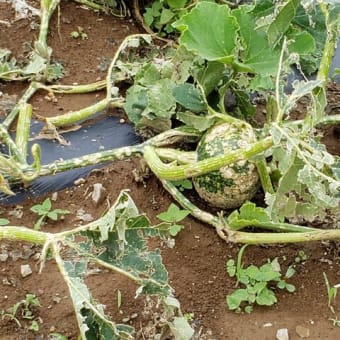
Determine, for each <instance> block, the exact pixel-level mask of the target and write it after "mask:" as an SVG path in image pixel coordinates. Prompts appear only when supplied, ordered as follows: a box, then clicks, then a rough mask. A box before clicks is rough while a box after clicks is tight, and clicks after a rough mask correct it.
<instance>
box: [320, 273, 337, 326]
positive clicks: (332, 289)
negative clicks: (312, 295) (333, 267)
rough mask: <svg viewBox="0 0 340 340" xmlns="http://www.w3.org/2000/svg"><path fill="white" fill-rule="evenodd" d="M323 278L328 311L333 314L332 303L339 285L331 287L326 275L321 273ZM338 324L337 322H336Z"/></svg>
mask: <svg viewBox="0 0 340 340" xmlns="http://www.w3.org/2000/svg"><path fill="white" fill-rule="evenodd" d="M323 277H324V279H325V283H326V288H327V296H328V308H329V309H330V311H331V312H332V313H333V314H335V310H334V307H333V305H332V302H333V301H334V300H335V298H336V295H337V293H338V288H340V284H337V285H334V286H331V285H330V283H329V281H328V278H327V275H326V273H325V272H323ZM338 322H339V321H338Z"/></svg>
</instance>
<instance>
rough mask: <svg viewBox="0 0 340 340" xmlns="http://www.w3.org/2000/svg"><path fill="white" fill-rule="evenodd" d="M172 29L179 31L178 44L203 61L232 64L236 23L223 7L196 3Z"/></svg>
mask: <svg viewBox="0 0 340 340" xmlns="http://www.w3.org/2000/svg"><path fill="white" fill-rule="evenodd" d="M173 26H174V27H175V28H177V29H178V30H179V31H181V36H180V39H179V40H180V43H181V45H183V46H185V47H186V48H187V49H188V50H189V51H194V52H195V53H197V54H198V55H199V56H200V57H202V58H204V59H206V60H210V61H213V60H216V61H219V62H222V63H227V64H228V63H232V62H233V61H234V59H235V57H234V50H235V47H236V37H237V30H238V24H237V21H236V19H235V17H233V16H232V15H231V13H230V9H229V7H228V6H226V5H218V4H216V3H212V2H206V1H203V2H199V3H198V5H197V6H196V7H195V8H194V9H193V10H191V12H190V13H188V14H186V15H184V16H183V17H182V18H180V19H179V20H178V21H176V22H175V23H174V24H173Z"/></svg>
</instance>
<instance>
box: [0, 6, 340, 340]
mask: <svg viewBox="0 0 340 340" xmlns="http://www.w3.org/2000/svg"><path fill="white" fill-rule="evenodd" d="M14 15H15V14H14V11H13V10H12V9H11V7H10V5H9V4H8V3H1V2H0V20H2V21H0V47H2V48H8V49H10V50H12V52H13V53H14V55H15V56H16V57H17V59H18V60H20V59H22V57H23V56H24V55H25V54H26V53H27V43H32V41H33V39H34V38H35V37H36V35H37V33H38V31H37V26H36V25H35V23H36V19H32V20H30V21H28V20H17V21H12V20H13V19H14ZM6 20H9V21H10V22H11V25H8V26H7V25H6V24H4V23H3V21H6ZM78 26H80V27H83V29H84V31H85V32H86V33H87V35H88V39H87V40H79V39H73V38H71V37H70V33H71V32H72V31H73V30H75V29H76V28H77V27H78ZM136 31H138V29H137V27H135V26H134V24H133V21H132V20H131V19H120V18H115V17H112V16H107V15H103V14H100V15H99V14H98V13H95V12H93V11H90V10H86V9H83V8H81V7H80V6H78V5H77V4H75V3H74V2H71V1H63V2H62V5H61V8H60V20H59V22H58V16H57V15H54V16H53V18H52V22H51V25H50V33H49V40H48V43H49V45H50V46H51V47H52V48H53V57H54V59H56V60H60V61H61V62H62V63H63V64H64V66H65V69H66V70H67V75H66V76H65V77H64V78H63V79H62V80H61V83H63V84H72V83H75V82H77V83H89V82H93V81H96V80H99V79H104V77H105V72H102V71H100V70H99V69H98V65H99V64H100V63H101V61H103V60H104V58H106V59H108V60H110V58H112V56H113V55H114V51H115V48H116V47H117V46H118V45H119V43H120V41H121V40H122V39H123V38H124V37H125V36H126V35H127V34H130V33H132V32H136ZM26 86H27V83H1V82H0V91H1V92H2V93H6V94H9V95H16V96H17V98H20V95H21V94H22V92H23V90H24V89H25V88H26ZM103 95H104V93H101V92H96V93H94V94H86V95H58V96H57V102H56V103H51V102H49V101H48V100H47V99H46V98H45V94H44V93H39V94H37V95H35V96H34V98H33V99H32V100H31V103H32V104H33V110H34V113H35V114H37V115H39V116H47V115H48V116H49V115H51V116H52V115H56V114H59V113H64V112H67V111H70V110H76V109H79V108H82V107H85V106H87V105H89V104H91V103H93V102H95V101H98V100H99V99H100V98H101V97H102V96H103ZM329 96H330V103H331V106H330V109H331V110H333V111H337V113H339V112H338V111H339V106H340V88H339V86H334V87H332V89H330V91H329ZM109 114H112V115H115V114H116V115H121V113H120V112H109ZM112 138H114V135H113V136H112ZM339 139H340V136H339V127H333V128H332V129H329V130H327V131H326V132H325V142H326V144H327V146H328V148H329V150H330V151H331V152H333V153H336V154H339V153H340V140H339ZM135 168H139V162H138V160H137V159H129V160H125V161H117V162H114V163H112V164H110V165H109V166H107V167H105V168H102V169H100V170H98V171H95V172H93V173H92V174H90V175H89V176H88V177H87V178H86V179H85V181H84V182H83V183H81V184H79V185H77V186H74V187H72V188H68V189H65V190H63V191H60V192H58V195H57V199H56V201H54V202H53V207H55V208H62V209H68V210H70V211H71V214H69V215H66V217H65V219H64V220H63V221H62V222H55V223H48V224H46V225H44V226H43V228H44V230H46V231H51V232H53V231H55V232H57V231H60V230H64V229H67V228H72V227H73V226H74V225H75V224H77V223H79V220H77V217H76V216H77V211H79V209H83V210H84V211H85V212H86V213H88V214H91V215H92V216H93V217H94V218H97V217H99V216H100V215H101V214H102V213H103V212H104V211H105V210H106V209H107V206H108V204H110V203H111V204H112V203H113V202H114V201H115V199H116V197H117V196H118V194H119V192H120V190H122V189H127V188H128V189H130V193H131V196H132V198H133V199H134V201H135V203H136V205H137V206H138V208H139V209H140V211H141V212H145V213H146V214H147V215H148V216H149V217H150V219H151V221H153V222H156V217H155V216H156V215H157V214H159V213H160V212H163V211H165V210H166V209H167V208H168V206H169V204H170V203H171V198H170V196H169V195H168V194H167V193H166V192H165V190H164V189H163V188H162V186H161V184H160V183H159V182H158V181H157V179H156V178H155V177H154V176H152V175H151V176H150V177H149V178H148V179H146V180H145V183H144V184H143V183H137V182H136V181H135V180H134V176H133V174H132V171H133V170H134V169H135ZM95 183H102V185H103V186H104V187H105V189H106V192H107V199H106V200H104V201H103V202H102V203H101V204H100V205H99V206H94V204H93V202H92V201H91V198H90V196H89V193H90V192H91V191H92V190H93V184H95ZM45 197H51V193H48V194H45V195H44V196H42V197H39V198H35V199H31V198H28V199H26V200H25V201H24V202H21V203H20V204H18V205H10V206H8V205H6V206H5V205H3V206H1V207H0V209H1V217H5V218H8V219H9V220H10V222H11V225H25V226H33V224H34V222H35V220H36V215H35V214H34V213H33V212H31V211H30V210H29V209H30V207H32V206H33V205H34V204H36V203H41V202H42V201H43V199H44V198H45ZM14 211H16V212H18V211H19V212H22V215H21V214H19V215H18V214H13V212H14ZM20 215H21V216H20ZM184 225H185V229H184V230H183V231H181V232H180V233H179V235H178V236H177V237H176V239H175V247H174V248H171V249H170V248H168V247H166V246H165V245H159V246H160V247H161V253H162V257H163V261H164V263H165V265H166V268H167V270H168V272H169V276H170V282H171V285H172V286H173V288H174V291H175V296H176V297H177V298H178V299H179V301H180V302H181V306H182V311H183V312H185V313H193V323H194V325H195V327H196V329H197V330H199V329H201V330H202V332H201V336H199V335H198V338H201V339H218V340H224V339H232V340H237V339H240V340H248V339H252V340H253V339H254V340H255V339H259V340H260V339H261V340H262V339H263V340H264V339H268V340H272V339H275V338H276V332H277V330H278V329H280V328H287V329H288V332H289V339H292V340H294V339H300V338H301V337H302V336H305V337H306V338H309V339H331V340H336V339H340V327H339V326H334V325H333V323H332V322H331V321H330V320H329V319H330V318H335V317H336V314H335V315H333V314H332V313H331V312H330V310H329V308H328V306H327V302H328V299H327V290H326V286H325V282H324V278H323V272H325V273H326V274H327V277H328V279H329V281H330V282H331V283H332V284H336V283H340V245H339V243H336V242H314V243H309V244H295V245H281V246H277V245H276V246H275V245H273V246H251V247H248V248H247V250H246V253H245V256H244V262H245V264H246V265H248V264H251V263H253V264H257V265H259V264H263V263H264V262H265V261H266V260H267V259H268V258H270V259H273V258H275V257H278V258H279V261H280V263H281V264H282V267H283V268H284V269H285V268H287V267H288V266H289V265H291V264H293V263H295V262H294V261H295V257H296V256H297V254H298V252H299V251H304V253H305V254H306V255H307V256H308V259H307V260H306V261H304V262H302V263H299V264H296V270H297V273H296V274H295V275H294V276H293V277H292V279H291V280H290V282H291V283H293V284H294V285H295V286H296V288H297V290H296V292H294V293H286V292H283V291H278V292H277V297H278V303H277V304H276V305H275V306H273V307H269V308H268V307H267V308H266V307H257V306H256V307H255V309H254V311H253V313H251V314H235V313H234V312H231V311H228V308H227V305H226V302H225V298H226V295H227V294H230V293H231V292H232V291H233V290H234V289H235V280H233V279H230V278H229V277H228V275H227V273H226V269H225V268H226V261H227V260H228V259H230V258H236V255H237V253H238V250H239V249H240V246H239V245H236V244H228V243H225V242H224V241H222V240H221V239H220V238H219V237H218V235H217V234H216V232H215V231H214V230H213V229H212V228H210V227H209V226H207V225H204V224H202V223H200V222H198V221H196V220H195V219H193V218H190V217H188V218H186V219H185V220H184ZM40 251H41V249H40V248H39V247H37V246H32V245H31V244H27V243H19V242H15V243H11V242H7V241H6V242H4V241H1V242H0V254H4V256H2V257H1V258H0V310H6V309H8V308H9V307H10V306H12V305H13V304H14V303H16V302H18V301H20V300H21V299H23V298H24V297H25V295H26V294H27V293H32V294H35V295H36V296H37V297H38V298H39V300H40V302H41V305H42V307H41V308H37V310H36V314H35V315H37V316H39V320H40V329H39V331H38V332H37V333H34V332H32V331H29V330H28V329H27V327H26V326H27V323H25V321H23V322H22V327H21V328H19V327H18V326H17V324H16V323H15V322H13V321H10V320H8V319H5V320H3V321H1V319H0V339H48V335H49V334H50V333H53V332H58V333H60V334H63V335H64V336H66V337H67V338H68V339H77V336H78V334H79V333H78V330H77V324H76V320H75V316H74V313H73V310H72V306H71V303H70V300H69V297H68V291H67V288H66V285H65V284H64V282H63V281H62V279H61V277H60V275H59V273H58V271H57V268H56V265H55V264H54V263H53V261H49V262H48V263H47V264H46V267H45V268H44V270H43V272H42V273H41V274H39V273H38V269H39V265H38V261H37V254H39V253H40ZM6 254H7V255H8V257H6ZM22 264H29V265H30V267H31V268H32V270H33V273H32V274H31V275H29V276H27V277H25V278H23V277H22V276H21V273H20V266H21V265H22ZM88 284H89V286H90V287H91V288H92V289H93V292H94V294H95V297H96V298H97V299H98V300H99V301H101V302H102V303H103V304H105V305H106V312H107V313H108V314H109V315H110V316H111V317H112V319H113V320H115V321H117V322H122V320H123V319H124V320H125V321H126V320H128V321H126V322H127V323H131V324H133V325H134V326H135V328H136V330H137V331H138V332H139V333H138V335H136V338H137V339H150V338H149V337H148V335H147V324H148V322H149V321H150V320H151V319H152V317H150V316H149V317H146V316H145V315H143V313H142V311H143V309H144V308H145V307H144V300H143V298H138V299H135V297H134V296H135V290H136V288H137V287H136V286H134V285H133V284H132V283H130V282H129V281H128V280H127V279H125V278H121V277H119V276H117V275H113V274H111V273H108V272H105V271H102V272H100V273H99V274H93V275H90V276H89V277H88ZM118 290H120V292H121V294H122V304H121V307H120V309H118V307H117V292H118ZM337 300H338V301H337V302H335V303H334V306H335V310H336V311H338V314H337V315H338V317H339V318H340V300H339V298H338V299H337ZM131 316H133V318H131ZM126 318H128V319H126ZM301 327H303V328H304V333H303V332H302V333H301ZM307 331H308V332H307Z"/></svg>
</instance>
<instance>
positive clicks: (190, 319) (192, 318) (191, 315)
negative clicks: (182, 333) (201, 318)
mask: <svg viewBox="0 0 340 340" xmlns="http://www.w3.org/2000/svg"><path fill="white" fill-rule="evenodd" d="M183 316H184V317H185V318H186V319H187V320H188V321H192V320H194V313H184V315H183Z"/></svg>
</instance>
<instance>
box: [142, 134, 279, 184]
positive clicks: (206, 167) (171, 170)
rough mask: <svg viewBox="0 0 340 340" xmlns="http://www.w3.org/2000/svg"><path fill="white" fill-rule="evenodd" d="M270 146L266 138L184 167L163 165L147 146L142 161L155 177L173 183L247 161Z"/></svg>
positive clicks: (270, 143)
mask: <svg viewBox="0 0 340 340" xmlns="http://www.w3.org/2000/svg"><path fill="white" fill-rule="evenodd" d="M272 145H273V139H272V137H267V138H264V139H262V140H260V141H258V142H255V143H253V144H251V145H250V146H249V147H247V148H242V149H239V150H235V151H231V152H229V153H228V154H223V155H218V156H214V157H210V158H207V159H204V160H201V161H198V162H195V163H192V164H184V165H171V164H170V165H169V164H164V163H163V162H162V161H161V160H160V158H159V157H158V155H157V153H156V152H155V150H154V149H153V148H152V147H151V146H147V147H145V150H144V159H145V161H146V162H147V164H148V165H149V167H150V169H151V170H152V172H154V173H155V174H156V176H157V177H159V178H162V179H168V180H172V181H175V180H181V179H184V178H189V177H193V176H198V175H203V174H207V173H209V172H211V171H214V170H218V169H220V168H221V167H223V166H226V165H228V164H232V163H235V162H237V161H240V160H245V159H249V158H250V157H253V156H255V155H258V154H260V153H261V152H264V151H265V150H267V149H269V148H270V147H271V146H272Z"/></svg>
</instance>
